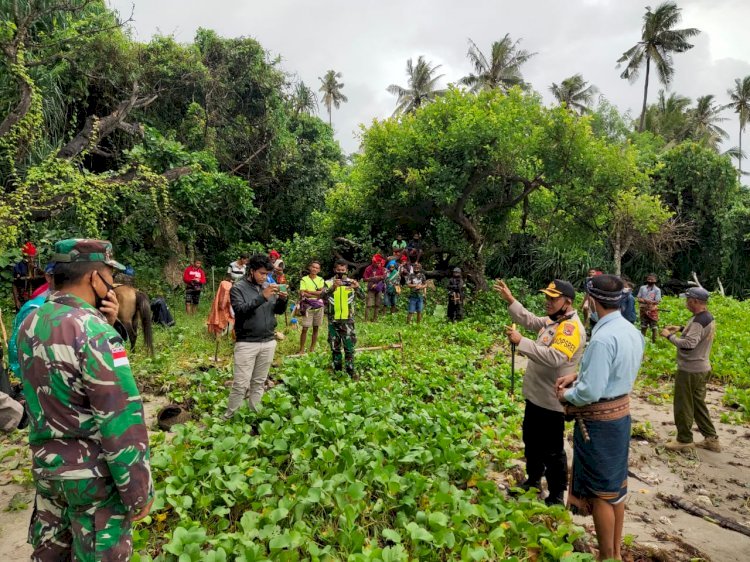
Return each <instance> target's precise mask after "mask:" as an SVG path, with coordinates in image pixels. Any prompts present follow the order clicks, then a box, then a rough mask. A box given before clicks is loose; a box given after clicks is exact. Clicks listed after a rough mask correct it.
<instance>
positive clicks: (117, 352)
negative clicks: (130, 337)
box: [112, 342, 130, 367]
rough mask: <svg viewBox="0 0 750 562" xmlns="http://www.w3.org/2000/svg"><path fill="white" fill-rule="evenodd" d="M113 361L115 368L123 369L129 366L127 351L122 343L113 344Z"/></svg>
mask: <svg viewBox="0 0 750 562" xmlns="http://www.w3.org/2000/svg"><path fill="white" fill-rule="evenodd" d="M112 360H113V363H114V366H115V367H122V366H123V365H129V364H130V362H129V361H128V354H127V352H126V351H125V346H124V345H122V343H120V342H117V343H113V344H112Z"/></svg>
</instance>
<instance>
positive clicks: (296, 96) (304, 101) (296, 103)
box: [292, 81, 318, 115]
mask: <svg viewBox="0 0 750 562" xmlns="http://www.w3.org/2000/svg"><path fill="white" fill-rule="evenodd" d="M292 107H293V108H294V111H295V113H297V114H298V115H299V114H300V113H307V114H308V115H312V114H313V113H317V112H318V97H317V96H316V95H315V92H313V91H312V88H309V87H308V86H307V84H305V83H304V82H302V81H300V82H298V83H297V85H296V86H295V87H294V93H293V94H292Z"/></svg>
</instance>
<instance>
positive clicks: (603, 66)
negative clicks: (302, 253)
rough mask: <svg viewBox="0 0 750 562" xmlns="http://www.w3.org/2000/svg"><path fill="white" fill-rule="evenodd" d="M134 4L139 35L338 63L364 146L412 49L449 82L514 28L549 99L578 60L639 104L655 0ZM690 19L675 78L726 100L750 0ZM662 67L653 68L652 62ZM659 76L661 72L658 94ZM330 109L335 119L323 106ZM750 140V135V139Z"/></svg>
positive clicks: (343, 132)
mask: <svg viewBox="0 0 750 562" xmlns="http://www.w3.org/2000/svg"><path fill="white" fill-rule="evenodd" d="M109 3H110V5H111V6H112V7H113V8H115V9H117V10H118V11H120V13H121V14H122V15H124V16H127V15H129V14H130V12H131V9H132V8H133V7H134V15H133V18H134V21H133V24H132V28H133V36H134V38H136V39H138V40H140V41H148V40H149V39H150V38H151V37H152V36H153V35H154V34H162V35H173V36H174V37H175V38H176V39H177V40H178V41H180V42H184V43H188V42H191V41H192V39H193V37H194V34H195V31H196V29H197V28H199V27H205V28H210V29H214V30H216V31H217V32H218V33H219V34H220V35H222V36H225V37H238V36H250V37H254V38H255V39H257V40H258V41H260V43H261V44H262V45H263V46H264V47H265V48H266V49H267V50H269V51H270V52H271V54H273V55H280V56H281V58H282V61H283V63H282V64H283V68H284V70H286V71H287V72H291V73H296V74H297V75H298V76H299V77H300V78H301V79H302V80H303V81H304V82H305V83H306V84H308V85H309V86H311V87H312V88H313V89H314V90H316V91H317V89H318V88H319V87H320V81H319V80H318V77H320V76H323V74H324V73H325V72H326V70H328V69H334V70H336V71H338V72H341V73H342V74H343V79H342V81H343V82H344V85H345V86H344V89H343V92H344V93H345V94H346V96H347V97H348V98H349V102H348V103H346V104H343V105H342V106H341V108H340V109H339V110H334V114H333V125H334V128H335V131H336V137H337V138H338V140H339V141H340V142H341V145H342V147H343V148H344V150H346V151H347V152H352V151H355V150H356V149H357V147H358V140H357V135H358V133H359V130H360V125H361V124H365V125H367V124H368V123H370V122H371V121H372V119H374V118H383V117H388V116H390V115H391V114H392V112H393V109H394V108H395V106H396V99H395V97H394V96H392V95H391V94H389V93H387V92H386V87H387V86H388V85H389V84H393V83H396V84H399V85H403V86H406V81H407V79H406V74H405V66H406V60H407V59H408V58H410V57H413V58H414V59H416V57H418V56H419V55H424V56H425V58H426V59H427V60H429V61H432V62H433V63H435V64H441V65H442V68H441V69H440V72H441V73H444V74H445V77H444V84H447V83H448V82H457V81H458V80H459V79H460V78H461V77H462V76H465V75H466V74H467V73H468V72H469V71H470V67H469V64H468V60H467V58H466V51H467V43H468V38H471V39H473V40H474V41H475V42H476V43H477V45H478V46H479V47H480V49H482V50H483V51H484V52H488V51H489V48H490V45H491V43H492V42H493V41H497V40H499V39H500V38H502V37H503V35H505V33H510V34H511V37H512V38H513V39H522V43H521V46H522V48H525V49H527V50H530V51H534V52H537V53H538V54H537V55H536V56H535V57H534V58H532V59H531V61H530V62H528V63H527V64H526V65H525V66H524V67H523V74H524V78H525V79H526V80H527V81H528V82H530V83H531V84H532V86H533V87H534V88H535V89H536V90H537V91H538V92H540V93H542V95H543V96H544V99H545V100H546V101H547V102H548V103H551V102H552V99H551V95H550V93H549V86H550V84H551V83H552V82H558V83H559V82H560V81H561V80H562V79H564V78H566V77H568V76H571V75H573V74H575V73H577V72H580V73H582V74H583V76H584V78H585V79H586V80H588V81H589V82H590V83H592V84H594V85H596V86H597V87H598V88H599V90H600V91H601V93H602V94H603V95H604V96H606V97H607V99H609V100H610V101H611V102H613V103H615V104H616V105H617V106H618V107H619V108H620V110H622V111H626V110H631V112H632V114H633V115H634V116H637V115H638V112H639V110H640V104H641V100H642V95H643V79H642V77H641V78H640V79H639V80H638V81H637V82H636V83H635V84H630V83H628V81H627V80H622V79H621V78H620V77H619V74H620V72H621V71H620V70H618V69H617V68H616V61H617V59H618V58H619V56H620V55H621V54H622V52H623V51H625V50H626V49H628V48H629V47H631V46H632V45H634V44H635V43H636V42H637V41H638V40H639V38H640V33H641V24H642V17H643V13H644V11H645V6H646V5H647V4H650V5H651V6H653V7H656V5H658V3H659V2H658V1H651V2H649V1H648V0H545V1H542V0H521V1H515V2H511V1H508V0H494V1H493V0H460V1H452V0H370V1H365V0H317V1H315V2H311V1H306V0H296V1H293V0H265V1H263V2H261V1H257V0H109ZM678 5H679V6H680V7H682V8H683V20H682V23H681V24H680V27H681V28H682V27H697V28H699V29H700V30H702V32H703V33H701V35H699V36H698V37H697V38H696V39H695V41H694V43H695V47H694V48H693V49H692V50H690V51H688V52H687V53H684V54H678V55H675V67H676V72H675V78H674V80H673V83H672V84H671V87H670V88H671V90H672V91H675V92H678V93H680V94H682V95H685V96H688V97H690V98H692V99H693V100H695V98H696V97H698V96H701V95H705V94H715V95H716V97H717V99H718V101H719V103H727V102H728V101H729V99H728V96H727V93H726V91H727V89H728V88H730V87H732V86H733V85H734V79H735V78H740V77H743V76H747V75H750V39H748V31H747V29H748V28H747V26H748V22H750V1H748V0H681V1H679V2H678ZM652 76H653V74H652ZM660 87H661V86H660V85H658V84H657V83H656V82H654V81H652V83H651V85H650V87H649V101H650V102H651V101H653V100H655V99H656V96H657V92H658V90H659V88H660ZM320 113H321V116H323V117H324V118H326V119H327V115H326V112H325V108H324V107H322V106H321V108H320ZM725 116H726V117H727V121H726V122H724V124H723V126H724V128H725V129H727V130H728V131H729V132H730V134H731V138H730V140H729V141H728V142H727V143H726V146H727V147H729V146H736V145H737V139H738V128H739V125H738V122H737V118H736V117H737V116H736V114H734V113H732V112H731V111H729V110H727V111H726V112H725ZM746 146H750V144H746Z"/></svg>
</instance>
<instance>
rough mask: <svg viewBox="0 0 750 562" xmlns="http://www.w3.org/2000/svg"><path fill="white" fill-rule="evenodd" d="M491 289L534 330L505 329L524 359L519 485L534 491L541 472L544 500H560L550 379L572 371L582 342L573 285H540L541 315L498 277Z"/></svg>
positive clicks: (560, 428)
mask: <svg viewBox="0 0 750 562" xmlns="http://www.w3.org/2000/svg"><path fill="white" fill-rule="evenodd" d="M494 288H495V290H496V291H497V292H498V293H500V296H501V297H502V298H503V299H504V300H505V301H506V302H507V303H508V304H509V305H510V306H509V307H508V312H509V313H510V316H511V318H512V319H513V321H514V322H518V323H519V324H521V325H522V326H523V327H524V328H526V329H527V330H533V331H536V332H537V334H538V335H537V339H536V341H533V340H530V339H528V338H524V337H522V336H521V334H520V333H519V332H518V331H516V330H514V329H512V328H508V329H507V335H508V339H509V340H510V342H511V343H512V344H514V345H516V346H517V349H518V351H519V353H521V355H524V356H525V357H527V358H528V360H529V362H528V366H527V367H526V373H525V375H524V378H523V395H524V398H525V399H526V409H525V411H524V417H523V427H522V430H523V444H524V448H525V456H526V475H527V476H526V481H525V482H523V484H521V487H522V488H524V489H526V490H528V489H530V488H536V489H538V490H540V489H541V481H542V477H543V476H546V478H547V487H548V489H549V496H548V497H547V499H546V502H547V504H549V505H551V504H556V503H563V496H564V493H565V488H566V485H567V480H568V460H567V456H566V455H565V449H564V442H563V437H564V432H565V417H564V415H563V407H562V405H561V404H560V402H559V400H558V399H557V397H556V396H555V384H556V382H557V380H558V379H559V378H560V377H563V376H565V375H569V374H571V373H575V372H576V368H577V366H578V362H579V361H580V359H581V355H582V354H583V349H584V347H585V344H586V330H585V329H584V327H583V324H582V323H581V321H580V319H579V318H578V313H577V312H576V310H575V308H574V307H573V301H574V300H575V296H576V293H575V289H574V288H573V285H571V284H570V283H568V282H567V281H563V280H561V279H555V280H554V281H552V283H550V284H549V285H548V286H547V287H546V288H545V289H541V292H542V293H543V294H544V295H545V299H546V300H545V311H546V312H547V316H536V315H535V314H533V313H531V312H529V311H528V310H526V309H525V308H524V307H523V305H522V304H521V303H520V302H518V301H517V300H516V299H515V298H514V297H513V294H512V293H511V291H510V289H509V288H508V286H507V285H506V284H505V282H504V281H501V280H498V281H496V282H495V286H494Z"/></svg>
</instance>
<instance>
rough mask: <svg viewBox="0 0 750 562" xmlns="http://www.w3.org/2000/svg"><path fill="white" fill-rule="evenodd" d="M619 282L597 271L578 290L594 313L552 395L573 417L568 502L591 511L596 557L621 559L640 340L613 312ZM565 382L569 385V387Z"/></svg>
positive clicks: (617, 312) (617, 304)
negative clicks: (574, 360)
mask: <svg viewBox="0 0 750 562" xmlns="http://www.w3.org/2000/svg"><path fill="white" fill-rule="evenodd" d="M622 289H623V283H622V281H621V280H620V278H618V277H616V276H614V275H598V276H596V277H593V278H591V279H589V280H588V281H587V283H586V291H587V293H588V294H589V296H590V297H591V302H592V305H593V307H594V309H595V311H596V313H597V315H598V317H599V321H598V322H597V324H596V327H595V328H594V330H593V331H592V334H591V340H590V342H589V345H588V347H587V348H586V351H585V352H584V354H583V359H582V360H581V367H580V370H579V372H578V374H577V375H575V374H573V375H568V376H565V377H561V378H560V379H559V380H558V383H557V396H558V399H559V400H560V402H562V403H563V405H564V406H565V413H566V415H567V416H569V417H570V418H572V419H575V420H576V424H575V431H574V435H573V477H572V478H571V482H570V489H569V493H568V507H569V508H570V509H571V511H573V512H578V513H581V514H584V515H587V514H589V513H591V514H593V516H594V526H595V527H596V538H597V541H598V542H599V559H600V560H608V559H611V558H614V559H616V560H620V559H621V555H620V545H621V543H622V524H623V519H624V517H625V503H624V501H625V496H626V495H627V491H628V448H629V444H630V398H629V395H630V391H631V390H632V388H633V383H634V381H635V377H636V375H637V374H638V369H639V368H640V366H641V360H642V359H643V350H644V347H645V341H644V339H643V336H642V335H641V334H640V333H638V330H637V329H636V328H635V327H634V326H633V325H632V324H631V323H630V322H628V321H627V320H625V318H623V317H622V314H620V300H621V299H622ZM571 384H572V386H571Z"/></svg>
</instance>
